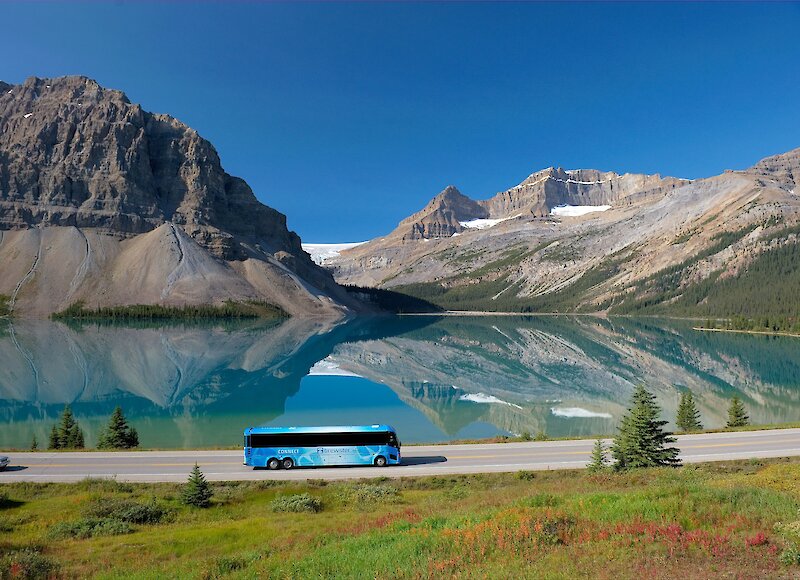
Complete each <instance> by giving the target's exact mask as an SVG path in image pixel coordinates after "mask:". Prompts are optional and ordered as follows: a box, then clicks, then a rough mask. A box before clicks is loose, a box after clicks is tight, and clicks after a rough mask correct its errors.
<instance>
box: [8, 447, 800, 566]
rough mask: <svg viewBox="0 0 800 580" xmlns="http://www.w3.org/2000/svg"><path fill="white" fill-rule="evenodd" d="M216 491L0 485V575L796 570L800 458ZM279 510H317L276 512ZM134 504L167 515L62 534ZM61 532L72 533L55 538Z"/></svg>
mask: <svg viewBox="0 0 800 580" xmlns="http://www.w3.org/2000/svg"><path fill="white" fill-rule="evenodd" d="M212 486H213V488H214V491H215V496H214V500H213V503H212V506H211V507H210V508H209V509H204V510H199V509H191V508H188V507H186V506H183V505H181V504H180V502H179V499H178V498H179V495H180V493H179V486H178V485H174V484H124V483H117V482H114V481H97V480H87V481H83V482H79V483H75V484H53V483H50V484H47V483H44V484H34V483H11V484H6V485H4V486H3V487H2V491H4V492H5V493H6V494H7V495H8V496H9V498H10V499H9V500H8V501H6V502H4V503H3V504H2V505H3V507H2V508H0V566H3V565H5V566H6V567H7V568H6V569H2V568H0V575H3V574H6V575H7V574H8V567H9V566H10V565H11V563H12V562H15V561H16V562H22V561H24V562H28V563H29V564H30V565H31V566H35V567H38V568H39V569H41V570H53V569H56V570H57V573H58V574H60V575H63V576H67V577H98V578H120V579H122V578H124V579H126V580H128V579H137V578H148V579H150V578H175V577H181V578H219V577H232V578H254V577H268V578H387V579H388V578H440V577H458V578H484V577H491V578H500V577H502V578H575V577H606V578H615V577H616V578H639V577H654V576H657V577H681V576H685V577H691V578H699V577H702V578H710V577H743V578H744V577H747V578H749V577H753V578H755V577H779V576H780V577H783V576H785V577H794V576H796V575H797V574H798V573H800V567H798V566H797V565H796V564H792V563H791V562H792V561H793V560H792V558H793V557H794V554H796V553H797V550H798V548H797V544H798V542H800V538H797V537H795V536H796V534H795V532H796V530H797V529H800V527H799V526H800V523H797V522H798V521H799V520H800V514H798V508H800V460H763V461H740V462H730V463H726V464H707V465H701V466H690V467H683V468H679V469H669V468H665V469H650V470H642V471H636V472H629V473H621V474H615V473H601V474H597V475H592V474H589V473H587V472H584V471H577V470H576V471H550V472H520V473H517V474H484V475H463V476H452V477H427V478H404V479H399V480H391V481H380V480H379V481H374V480H373V481H369V482H349V483H345V482H332V483H328V482H324V481H314V480H312V481H308V482H303V483H294V482H273V481H269V480H265V481H256V482H228V483H213V484H212ZM281 498H284V499H281ZM287 498H289V499H287ZM284 504H287V505H295V504H298V505H302V506H307V505H313V506H316V507H315V508H314V510H310V509H309V510H305V509H304V510H301V511H291V510H290V511H283V510H278V511H275V506H276V505H281V506H283V505H284ZM136 506H159V509H163V511H164V513H168V514H170V517H168V518H160V517H159V518H152V519H147V518H145V520H144V521H147V522H152V523H130V524H129V527H130V529H127V530H123V529H122V528H121V527H120V528H119V529H118V530H116V531H118V532H120V533H119V535H105V534H103V533H101V534H99V535H93V534H91V533H83V530H84V529H86V527H85V526H84V527H81V526H75V525H74V524H75V523H76V522H78V523H80V522H81V520H82V519H85V518H86V517H88V516H89V515H92V514H94V515H95V516H102V517H115V516H113V514H114V513H126V514H127V513H137V514H138V513H140V511H141V510H142V509H143V508H141V507H140V508H136ZM137 510H139V511H137ZM158 513H162V512H160V511H159V512H158ZM137 521H141V520H137ZM73 528H74V529H78V530H79V531H80V532H81V533H80V535H77V536H76V535H73V536H71V537H63V536H60V535H59V534H53V533H52V530H53V529H57V530H58V529H68V530H69V529H73ZM102 531H103V532H107V531H114V529H113V528H108V529H103V530H102ZM123 531H124V532H128V533H122V532H123ZM51 574H52V572H51ZM3 577H5V576H3Z"/></svg>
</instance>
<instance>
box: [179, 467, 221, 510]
mask: <svg viewBox="0 0 800 580" xmlns="http://www.w3.org/2000/svg"><path fill="white" fill-rule="evenodd" d="M213 495H214V492H213V491H212V490H211V486H210V485H209V484H208V482H207V481H206V478H205V476H204V475H203V472H202V471H200V467H198V465H197V464H196V463H195V464H194V468H193V469H192V472H191V473H190V474H189V480H188V481H187V482H186V484H185V485H184V486H183V491H182V492H181V501H182V502H183V503H184V504H186V505H190V506H194V507H199V508H207V507H208V506H210V505H211V497H212V496H213Z"/></svg>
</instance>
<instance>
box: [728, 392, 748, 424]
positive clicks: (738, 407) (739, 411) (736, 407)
mask: <svg viewBox="0 0 800 580" xmlns="http://www.w3.org/2000/svg"><path fill="white" fill-rule="evenodd" d="M749 424H750V416H749V415H748V414H747V411H746V410H745V408H744V403H742V401H741V399H739V397H734V398H733V399H731V405H730V407H728V424H727V425H725V426H726V427H744V426H745V425H749Z"/></svg>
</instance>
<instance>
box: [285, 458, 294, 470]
mask: <svg viewBox="0 0 800 580" xmlns="http://www.w3.org/2000/svg"><path fill="white" fill-rule="evenodd" d="M292 467H294V460H293V459H292V458H291V457H287V458H286V459H284V460H283V468H284V469H291V468H292Z"/></svg>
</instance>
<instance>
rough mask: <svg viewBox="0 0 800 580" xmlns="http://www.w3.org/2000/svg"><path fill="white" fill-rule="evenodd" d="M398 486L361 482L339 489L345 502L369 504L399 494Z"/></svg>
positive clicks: (340, 495)
mask: <svg viewBox="0 0 800 580" xmlns="http://www.w3.org/2000/svg"><path fill="white" fill-rule="evenodd" d="M398 493H399V492H398V491H397V488H396V487H394V486H392V485H386V484H382V483H381V484H373V483H360V484H356V485H345V486H342V488H341V489H340V491H339V494H338V495H339V498H340V499H341V500H342V501H343V502H344V503H350V504H355V505H362V506H369V505H372V504H375V503H378V502H381V501H385V500H387V499H392V498H395V497H397V495H398Z"/></svg>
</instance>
